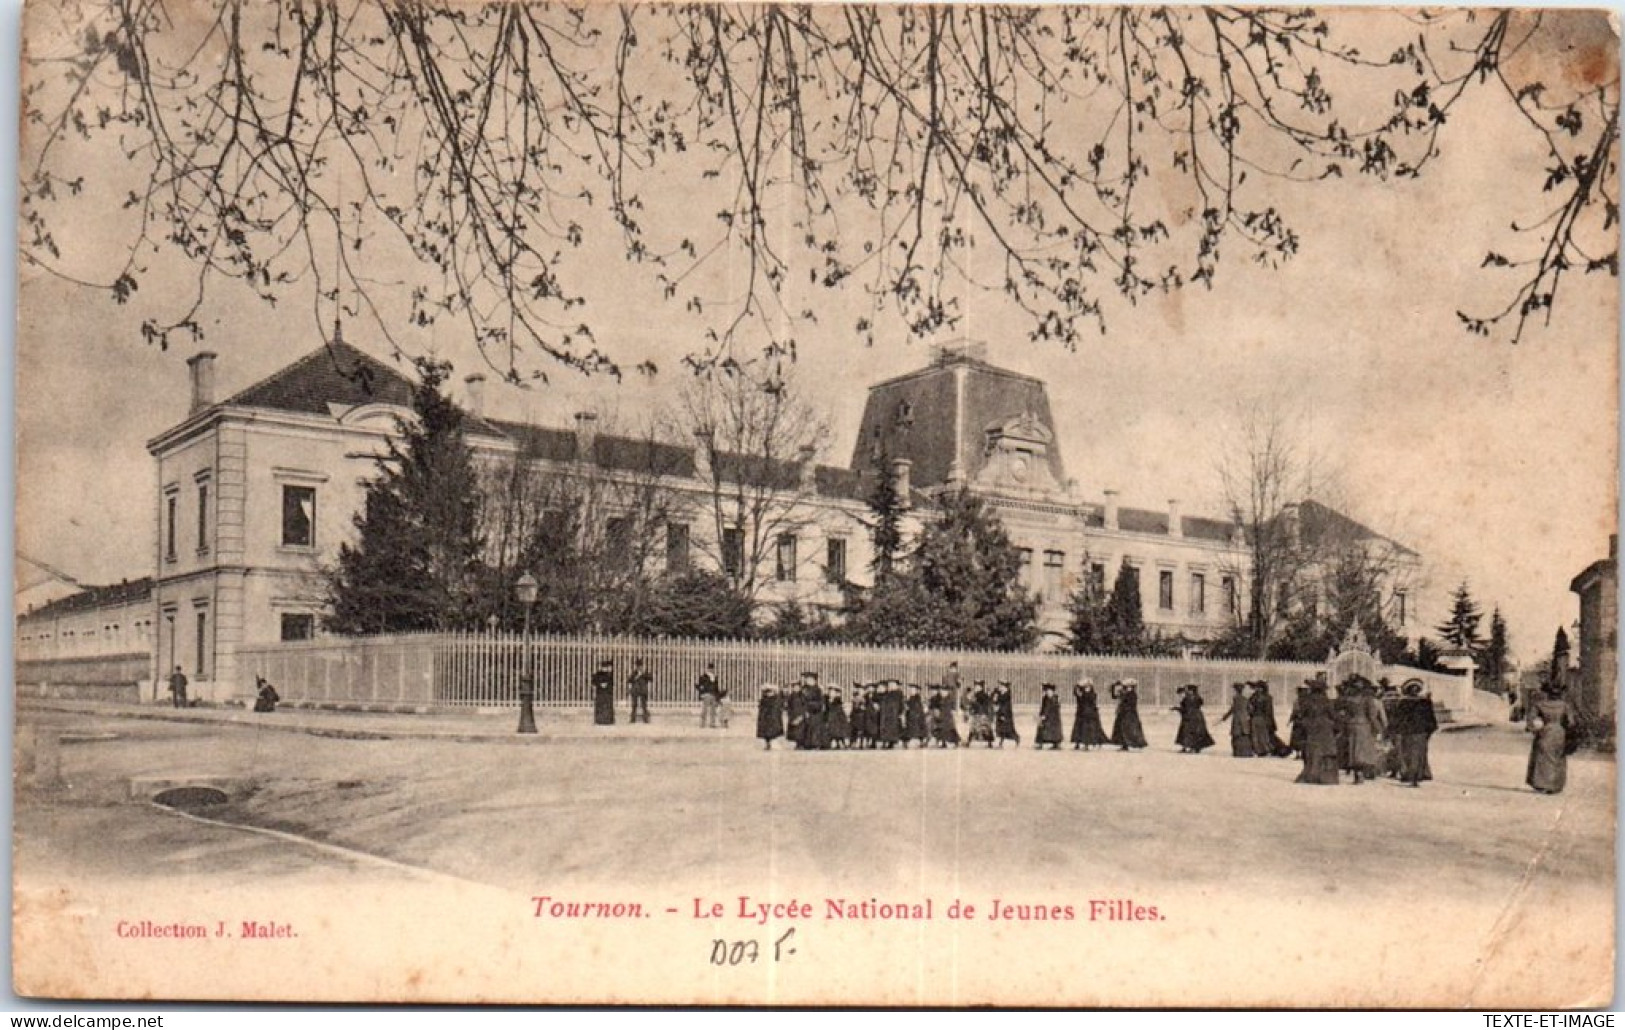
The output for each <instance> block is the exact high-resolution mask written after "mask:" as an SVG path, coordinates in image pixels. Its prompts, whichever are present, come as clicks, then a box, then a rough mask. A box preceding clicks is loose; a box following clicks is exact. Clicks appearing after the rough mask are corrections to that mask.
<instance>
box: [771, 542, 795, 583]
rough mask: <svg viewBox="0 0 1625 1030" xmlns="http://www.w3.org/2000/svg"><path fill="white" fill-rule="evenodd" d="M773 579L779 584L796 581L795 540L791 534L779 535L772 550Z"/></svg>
mask: <svg viewBox="0 0 1625 1030" xmlns="http://www.w3.org/2000/svg"><path fill="white" fill-rule="evenodd" d="M774 555H775V558H776V560H775V562H774V570H773V572H774V577H775V578H776V579H778V581H779V582H780V583H794V582H795V581H796V538H795V534H793V533H780V534H779V540H778V546H777V547H776V548H775V549H774Z"/></svg>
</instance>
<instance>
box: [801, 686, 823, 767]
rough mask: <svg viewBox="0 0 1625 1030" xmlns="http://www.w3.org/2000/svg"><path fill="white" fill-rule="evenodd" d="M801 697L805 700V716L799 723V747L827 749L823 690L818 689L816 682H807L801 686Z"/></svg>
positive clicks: (816, 749) (818, 749) (815, 749)
mask: <svg viewBox="0 0 1625 1030" xmlns="http://www.w3.org/2000/svg"><path fill="white" fill-rule="evenodd" d="M801 695H802V697H803V698H804V699H805V700H806V712H807V714H806V717H805V718H804V719H803V720H802V723H801V743H800V744H799V745H798V746H799V747H802V748H806V749H809V750H813V751H828V750H829V724H828V723H827V722H826V721H825V718H824V692H823V691H822V690H819V689H818V685H817V684H809V685H808V686H806V687H803V688H802V691H801Z"/></svg>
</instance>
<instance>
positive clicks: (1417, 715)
mask: <svg viewBox="0 0 1625 1030" xmlns="http://www.w3.org/2000/svg"><path fill="white" fill-rule="evenodd" d="M1402 693H1403V695H1404V696H1403V697H1401V698H1400V699H1399V701H1398V702H1397V703H1395V705H1394V718H1393V721H1392V722H1390V723H1389V724H1388V732H1389V734H1390V735H1391V736H1392V737H1393V739H1394V752H1395V754H1396V755H1397V756H1398V761H1399V779H1400V782H1401V783H1403V784H1405V785H1406V786H1407V787H1419V786H1421V785H1422V781H1423V780H1431V779H1433V770H1432V769H1431V768H1429V767H1428V738H1429V737H1431V736H1432V735H1433V732H1434V731H1435V730H1437V729H1438V728H1439V717H1438V716H1437V715H1435V714H1434V712H1433V699H1432V698H1430V697H1424V696H1422V681H1421V680H1418V679H1413V680H1407V681H1406V683H1405V686H1404V687H1403V688H1402Z"/></svg>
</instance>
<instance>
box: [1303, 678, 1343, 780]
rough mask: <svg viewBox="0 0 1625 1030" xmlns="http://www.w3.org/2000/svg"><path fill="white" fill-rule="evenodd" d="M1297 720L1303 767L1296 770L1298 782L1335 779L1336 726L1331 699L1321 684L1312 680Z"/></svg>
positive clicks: (1336, 776) (1336, 775) (1336, 774)
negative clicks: (1299, 730) (1299, 727)
mask: <svg viewBox="0 0 1625 1030" xmlns="http://www.w3.org/2000/svg"><path fill="white" fill-rule="evenodd" d="M1298 721H1299V722H1300V723H1301V724H1302V725H1303V771H1302V772H1300V773H1299V774H1298V782H1299V783H1316V784H1330V785H1335V784H1336V783H1337V779H1338V773H1337V730H1336V727H1335V717H1334V716H1333V714H1332V701H1331V698H1329V697H1327V696H1326V688H1325V687H1324V686H1322V685H1320V684H1315V685H1312V686H1311V687H1310V688H1309V693H1308V694H1306V695H1304V699H1303V705H1302V707H1301V708H1300V710H1299V713H1298Z"/></svg>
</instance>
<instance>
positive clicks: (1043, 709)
mask: <svg viewBox="0 0 1625 1030" xmlns="http://www.w3.org/2000/svg"><path fill="white" fill-rule="evenodd" d="M1043 687H1044V693H1043V694H1042V695H1041V696H1040V697H1039V699H1038V733H1037V735H1036V736H1035V737H1034V740H1033V747H1035V748H1042V747H1043V746H1044V745H1045V744H1048V745H1049V747H1050V750H1051V751H1059V750H1061V699H1060V697H1059V696H1058V695H1057V694H1056V693H1055V684H1053V683H1045V684H1044V685H1043Z"/></svg>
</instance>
